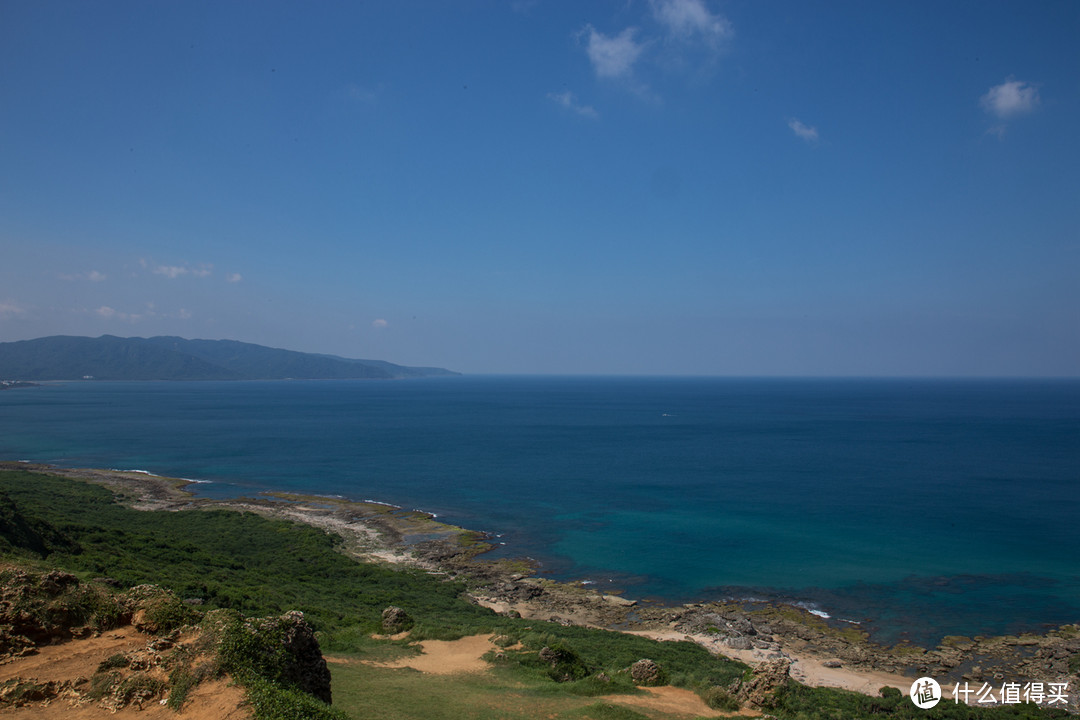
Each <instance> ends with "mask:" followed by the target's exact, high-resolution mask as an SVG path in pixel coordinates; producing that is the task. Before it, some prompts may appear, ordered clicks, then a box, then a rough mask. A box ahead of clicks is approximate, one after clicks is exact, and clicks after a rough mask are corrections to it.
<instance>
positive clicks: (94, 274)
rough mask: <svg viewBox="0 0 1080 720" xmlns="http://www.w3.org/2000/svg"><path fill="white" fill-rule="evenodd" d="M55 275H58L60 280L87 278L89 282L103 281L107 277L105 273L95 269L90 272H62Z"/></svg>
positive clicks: (72, 280) (71, 280)
mask: <svg viewBox="0 0 1080 720" xmlns="http://www.w3.org/2000/svg"><path fill="white" fill-rule="evenodd" d="M57 277H59V278H60V279H61V280H67V281H69V282H74V281H75V280H89V281H90V282H104V281H105V280H106V279H108V276H107V275H106V274H105V273H101V272H98V271H97V270H91V271H90V272H85V273H74V274H67V273H62V274H60V275H58V276H57Z"/></svg>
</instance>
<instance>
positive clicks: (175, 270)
mask: <svg viewBox="0 0 1080 720" xmlns="http://www.w3.org/2000/svg"><path fill="white" fill-rule="evenodd" d="M143 266H144V267H147V263H146V262H145V261H144V262H143ZM150 272H152V273H154V274H155V275H164V276H165V277H167V278H169V279H170V280H175V279H176V278H178V277H183V276H185V275H191V276H192V277H197V278H205V277H210V276H211V275H213V274H214V266H213V265H211V264H209V263H203V264H201V265H198V266H196V267H191V266H190V265H154V266H153V267H151V268H150Z"/></svg>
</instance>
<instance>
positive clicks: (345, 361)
mask: <svg viewBox="0 0 1080 720" xmlns="http://www.w3.org/2000/svg"><path fill="white" fill-rule="evenodd" d="M458 374H459V373H456V372H452V371H450V370H445V369H443V368H431V367H406V366H403V365H395V364H393V363H389V362H385V361H383V360H353V359H350V358H343V357H338V356H336V355H318V354H313V353H304V352H296V351H293V350H280V349H278V348H270V347H264V346H262V345H254V344H252V343H245V342H238V341H236V340H185V339H184V338H181V337H168V336H161V337H151V338H138V337H135V338H121V337H116V336H113V335H102V336H101V337H97V338H90V337H75V336H70V335H53V336H51V337H43V338H37V339H35V340H20V341H17V342H6V343H0V379H3V380H90V379H93V380H285V379H295V380H346V379H361V378H362V379H381V380H390V379H398V378H416V377H431V376H440V375H458Z"/></svg>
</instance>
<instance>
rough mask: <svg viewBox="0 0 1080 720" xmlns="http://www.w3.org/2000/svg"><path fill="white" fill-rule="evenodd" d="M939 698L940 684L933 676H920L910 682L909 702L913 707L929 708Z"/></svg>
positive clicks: (935, 703) (936, 702)
mask: <svg viewBox="0 0 1080 720" xmlns="http://www.w3.org/2000/svg"><path fill="white" fill-rule="evenodd" d="M940 700H941V686H940V685H938V681H937V680H935V679H934V678H929V677H921V678H919V679H918V680H916V681H915V682H913V683H911V702H913V703H915V707H917V708H921V709H923V710H929V709H930V708H932V707H934V706H935V705H937V704H938V702H939V701H940Z"/></svg>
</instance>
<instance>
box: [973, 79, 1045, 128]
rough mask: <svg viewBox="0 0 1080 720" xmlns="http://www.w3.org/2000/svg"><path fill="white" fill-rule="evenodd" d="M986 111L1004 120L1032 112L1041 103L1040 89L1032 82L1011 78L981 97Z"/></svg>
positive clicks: (980, 100)
mask: <svg viewBox="0 0 1080 720" xmlns="http://www.w3.org/2000/svg"><path fill="white" fill-rule="evenodd" d="M979 102H980V103H981V104H982V106H983V109H984V110H986V112H988V113H990V114H992V115H996V116H997V117H999V118H1001V119H1002V120H1007V119H1009V118H1012V117H1015V116H1017V115H1024V114H1026V113H1029V112H1032V111H1033V110H1034V109H1035V108H1036V107H1038V105H1039V89H1038V88H1037V87H1035V86H1034V85H1032V84H1031V83H1026V82H1021V81H1019V80H1013V79H1012V78H1009V79H1008V80H1006V81H1005V82H1003V83H1001V84H1000V85H995V86H994V87H992V88H990V89H989V90H988V91H987V92H986V94H985V95H983V96H982V98H980V99H979Z"/></svg>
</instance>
